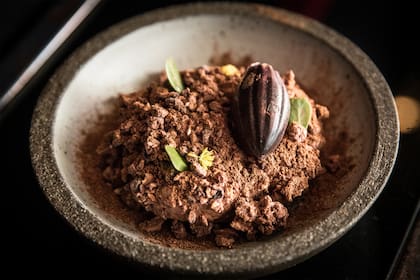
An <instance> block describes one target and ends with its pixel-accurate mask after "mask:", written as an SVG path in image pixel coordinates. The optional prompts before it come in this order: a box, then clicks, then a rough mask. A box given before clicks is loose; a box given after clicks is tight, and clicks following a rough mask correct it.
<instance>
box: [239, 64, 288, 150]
mask: <svg viewBox="0 0 420 280" xmlns="http://www.w3.org/2000/svg"><path fill="white" fill-rule="evenodd" d="M289 114H290V101H289V96H288V94H287V90H286V87H285V85H284V82H283V80H282V78H281V77H280V75H279V73H278V72H277V71H276V70H274V69H273V67H272V66H271V65H269V64H267V63H259V62H255V63H253V64H251V65H250V66H249V67H248V69H247V71H246V73H245V75H244V77H243V79H242V81H241V83H240V84H239V87H238V90H237V92H236V95H235V96H234V98H233V101H232V121H233V123H232V128H233V132H234V136H235V138H236V140H237V143H238V144H239V146H240V147H241V148H242V149H243V150H244V151H245V152H246V153H247V154H250V155H253V156H256V157H260V156H261V155H264V154H267V153H269V152H272V151H273V150H274V149H275V148H276V147H277V146H278V144H279V143H280V141H281V139H282V138H283V135H284V132H285V131H286V128H287V125H288V121H289Z"/></svg>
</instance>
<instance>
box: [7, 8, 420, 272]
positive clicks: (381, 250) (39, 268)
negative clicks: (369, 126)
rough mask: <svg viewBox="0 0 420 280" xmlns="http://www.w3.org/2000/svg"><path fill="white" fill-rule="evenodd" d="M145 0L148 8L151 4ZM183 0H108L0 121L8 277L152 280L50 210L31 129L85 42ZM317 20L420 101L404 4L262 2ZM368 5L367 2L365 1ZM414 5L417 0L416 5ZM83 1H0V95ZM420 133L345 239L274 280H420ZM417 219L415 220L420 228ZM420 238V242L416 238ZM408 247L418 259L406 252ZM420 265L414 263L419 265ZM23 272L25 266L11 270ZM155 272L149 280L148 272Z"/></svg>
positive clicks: (413, 28) (413, 16)
mask: <svg viewBox="0 0 420 280" xmlns="http://www.w3.org/2000/svg"><path fill="white" fill-rule="evenodd" d="M143 2H144V3H143ZM182 2H185V1H172V2H169V1H153V2H152V1H105V2H104V3H103V4H101V6H100V8H99V9H98V10H97V11H96V13H95V14H94V15H93V17H92V18H91V20H90V21H89V22H88V24H86V25H84V26H82V29H81V30H80V31H79V32H78V33H77V34H76V36H73V37H72V40H71V41H70V42H68V44H66V45H65V47H64V48H62V49H61V51H60V53H59V55H57V56H56V57H55V59H54V60H52V61H50V64H49V65H48V67H47V68H45V69H43V71H42V73H40V75H38V76H37V77H36V79H35V80H34V81H33V82H32V84H31V87H30V88H28V89H27V90H26V91H25V95H24V96H23V97H22V98H21V100H20V102H19V103H16V104H15V106H14V107H13V108H12V109H11V110H10V112H9V113H8V114H7V115H6V114H4V113H3V115H2V116H0V117H2V119H3V120H2V122H1V123H0V149H1V150H0V155H1V163H0V175H1V181H0V182H1V183H0V187H1V189H2V192H1V197H0V201H1V203H0V213H1V222H2V226H1V228H0V232H1V244H2V245H1V246H2V247H1V250H0V254H1V255H2V262H0V268H1V269H0V273H2V274H3V273H6V275H7V274H8V273H9V272H10V273H12V275H24V274H26V273H29V275H30V277H34V276H43V275H51V276H53V275H57V274H56V273H59V274H58V275H57V276H58V277H60V275H63V274H64V275H66V276H73V275H74V276H76V275H79V273H81V272H87V273H89V274H92V275H96V276H98V277H99V276H111V277H114V276H123V277H125V276H131V275H136V277H137V278H142V277H145V278H146V277H147V276H144V274H143V273H142V272H139V271H138V270H137V269H136V268H135V266H132V265H128V264H126V263H124V262H122V261H121V260H119V259H117V258H115V257H114V256H112V255H110V254H109V253H108V252H105V251H103V250H102V249H100V248H97V247H96V246H95V245H94V244H92V243H91V242H90V241H87V240H86V239H85V238H84V237H82V236H80V235H79V234H78V233H76V232H75V231H74V230H73V229H72V228H71V227H70V226H69V225H68V224H67V223H66V221H64V220H63V219H62V218H61V217H60V216H59V215H58V214H57V213H56V212H55V211H54V209H53V208H52V206H50V204H49V203H48V201H47V200H46V198H45V197H44V195H43V193H42V192H41V190H40V188H39V187H38V183H37V181H36V178H35V176H34V173H33V171H32V167H31V162H30V156H29V147H28V133H29V127H30V120H31V114H32V110H33V108H34V106H35V102H36V99H37V97H38V95H39V93H40V91H41V90H42V88H43V86H44V85H45V83H46V82H47V80H48V77H49V76H50V75H51V74H52V72H53V71H54V69H55V68H56V67H57V66H58V65H59V64H60V63H61V62H62V61H63V59H64V58H66V57H67V56H68V55H69V54H70V53H71V52H72V51H74V49H75V48H76V47H77V46H80V45H81V44H82V43H83V42H85V41H86V40H87V39H89V38H90V37H92V36H94V35H95V34H96V33H98V32H99V31H101V30H103V29H105V28H106V27H108V26H110V25H112V24H114V23H116V22H119V21H120V20H123V19H125V18H127V17H130V16H133V15H136V14H139V13H143V12H145V11H147V10H151V9H154V8H157V7H162V6H165V5H168V4H174V3H182ZM255 2H260V3H266V4H270V5H273V6H277V7H282V8H286V9H289V10H292V11H295V12H299V13H302V14H305V15H307V16H310V17H313V18H315V19H318V20H319V21H321V22H323V23H325V24H326V25H328V26H330V27H332V28H333V29H335V30H336V31H338V32H340V33H341V34H343V35H345V36H347V37H348V38H349V39H351V40H352V41H353V42H354V43H356V44H357V45H358V46H359V47H360V48H361V49H362V50H364V51H365V52H366V53H367V54H368V55H369V56H370V57H371V59H372V60H373V61H374V62H375V63H376V65H377V66H378V68H379V69H380V70H381V71H382V73H383V75H384V76H385V78H386V80H387V81H388V83H389V85H390V87H391V89H392V91H393V93H394V95H399V94H404V95H410V96H412V97H415V98H417V99H419V98H420V75H419V63H420V55H419V50H420V44H419V40H418V36H419V35H420V32H419V30H418V26H419V24H418V22H417V21H418V13H417V12H416V9H414V6H411V5H414V4H407V3H404V1H398V3H397V2H395V3H383V2H385V1H377V2H376V1H333V0H307V1H304V0H300V1H292V0H290V1H280V0H279V1H255ZM365 2H368V3H365ZM411 2H414V1H411ZM80 3H82V1H76V0H68V1H54V0H50V1H49V0H38V1H2V2H1V3H0V7H1V9H0V73H1V75H0V95H2V94H3V93H4V92H5V91H6V89H7V88H8V87H9V86H10V85H11V83H12V82H13V81H14V79H15V78H16V77H17V76H18V74H19V73H20V72H21V71H22V70H23V69H24V67H25V66H26V65H27V64H28V63H29V62H30V61H31V60H32V59H33V58H34V57H35V56H36V54H37V53H38V52H39V51H40V50H41V49H42V47H43V46H45V44H46V43H47V42H48V41H49V39H51V38H52V36H53V35H54V34H55V33H56V32H57V31H58V30H59V28H60V27H61V26H62V24H63V23H64V22H65V21H66V20H67V19H68V18H69V17H70V15H71V14H72V13H73V12H74V11H75V10H76V9H77V8H78V6H79V5H80ZM419 140H420V133H419V132H418V131H417V132H416V131H415V132H413V133H411V134H402V135H401V141H400V152H399V156H398V159H397V163H396V166H395V169H394V172H393V174H392V176H391V178H390V180H389V183H388V184H387V186H386V187H385V189H384V192H383V193H382V194H381V196H380V197H379V199H378V200H377V201H376V202H375V204H374V205H373V207H372V208H371V209H370V210H369V211H368V213H367V214H366V215H365V216H364V217H363V218H362V220H360V221H359V222H358V223H357V224H356V226H355V227H354V228H353V229H352V230H351V231H350V232H348V233H347V234H346V235H345V236H344V237H343V238H341V239H340V240H338V241H337V242H336V243H335V244H333V245H332V246H331V247H329V248H328V249H326V250H325V251H323V252H321V253H320V254H318V255H316V256H315V257H313V258H311V259H309V260H307V261H306V262H304V263H302V264H299V265H297V266H295V267H292V268H290V269H287V270H285V271H282V272H279V273H277V274H274V275H271V276H268V277H267V279H283V278H286V279H324V278H326V279H384V278H385V277H386V275H387V274H388V273H389V271H391V272H394V271H396V269H401V267H402V268H403V269H405V270H406V271H408V272H409V274H408V275H411V276H412V279H420V272H419V267H420V263H419V258H418V256H417V255H418V254H419V251H418V248H419V247H418V244H417V247H415V246H416V244H415V242H414V243H408V244H407V246H403V250H402V253H403V254H402V255H401V256H402V257H403V260H404V261H403V262H400V261H397V262H396V263H397V264H398V265H397V266H396V267H395V269H394V268H393V266H392V264H393V262H394V260H396V259H398V254H397V253H398V250H399V248H400V246H401V244H402V240H403V237H404V234H405V232H406V230H407V227H408V225H409V222H410V219H411V217H412V215H413V212H414V209H415V206H416V204H417V202H418V199H419V197H420V187H419V184H418V181H419V179H420V176H419V173H420V172H419V171H420V170H419V167H418V166H419V163H418V159H419V156H420V148H419V145H420V141H419ZM418 224H419V222H417V228H418V227H419V226H418ZM413 237H414V241H415V240H418V239H419V238H420V237H419V236H418V235H415V236H412V238H413ZM417 243H418V242H417ZM407 248H408V249H410V250H411V251H413V248H414V251H415V253H414V255H413V254H412V255H407V254H406V250H407ZM411 263H414V265H411V266H410V264H411ZM13 267H17V269H15V268H13ZM149 276H150V275H149Z"/></svg>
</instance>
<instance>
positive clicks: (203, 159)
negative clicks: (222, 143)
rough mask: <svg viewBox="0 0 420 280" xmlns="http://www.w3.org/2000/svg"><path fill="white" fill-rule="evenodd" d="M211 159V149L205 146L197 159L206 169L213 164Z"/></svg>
mask: <svg viewBox="0 0 420 280" xmlns="http://www.w3.org/2000/svg"><path fill="white" fill-rule="evenodd" d="M213 160H214V155H213V151H209V149H207V148H204V150H203V151H202V152H201V154H200V157H199V158H198V161H199V162H200V164H201V166H202V167H204V169H206V170H207V169H208V168H209V167H210V166H212V165H213Z"/></svg>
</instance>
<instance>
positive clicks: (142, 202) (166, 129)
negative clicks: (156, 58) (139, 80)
mask: <svg viewBox="0 0 420 280" xmlns="http://www.w3.org/2000/svg"><path fill="white" fill-rule="evenodd" d="M230 70H232V71H233V70H234V68H232V69H230ZM230 70H229V71H228V72H226V69H223V67H209V66H203V67H199V68H197V69H193V70H188V71H183V72H182V73H181V76H182V80H183V83H184V85H185V89H183V90H182V91H181V92H180V93H178V92H176V91H172V90H171V87H170V86H168V81H167V79H166V76H165V75H162V77H161V79H160V82H157V83H152V84H151V85H150V86H149V87H147V88H146V89H144V90H141V91H139V92H135V93H132V94H124V95H120V120H121V121H120V125H119V127H118V128H117V129H115V130H113V131H111V132H109V133H108V134H106V136H105V137H104V139H103V141H102V143H101V144H100V145H99V147H98V149H97V152H98V153H99V154H100V156H101V163H100V166H101V170H102V176H103V178H104V179H105V181H106V182H108V183H109V184H110V185H112V187H113V188H114V189H115V193H117V194H118V195H119V196H120V198H121V200H122V201H123V202H124V203H125V204H126V205H127V206H128V207H129V208H134V209H141V208H143V209H145V210H146V211H148V212H150V213H152V214H153V216H154V217H152V218H151V219H149V220H147V221H145V222H143V223H141V225H140V228H141V229H142V230H144V231H149V232H153V231H159V230H161V228H162V226H163V225H164V224H165V223H167V224H168V225H169V227H170V229H171V231H172V232H173V234H174V236H175V237H176V238H179V239H183V238H186V237H187V236H188V235H191V234H192V235H195V236H197V237H202V236H213V237H214V240H215V242H216V244H217V245H218V246H222V247H232V246H233V244H234V242H235V241H236V240H238V239H239V238H244V237H246V238H247V239H249V240H253V239H255V238H257V237H258V235H260V234H264V235H270V234H272V233H273V232H275V231H277V230H279V229H281V228H282V227H284V226H285V224H286V221H287V217H288V215H289V214H288V210H287V207H288V205H289V204H290V203H291V202H292V201H293V200H294V199H295V198H296V197H299V196H301V195H302V192H303V191H304V190H305V189H307V188H308V187H309V181H310V180H311V179H314V178H315V177H316V176H318V175H319V174H321V173H323V172H324V168H323V167H322V166H321V162H320V158H319V157H320V151H319V149H320V147H321V145H322V144H323V143H324V141H325V140H324V137H323V136H322V134H321V133H322V123H321V122H320V120H321V119H323V118H327V117H328V109H327V108H326V107H323V106H321V105H318V104H315V102H314V101H313V100H312V99H310V98H309V97H308V96H307V95H306V94H305V92H303V90H301V89H300V88H299V86H298V85H297V84H296V82H295V80H294V74H293V72H288V73H287V74H286V75H285V76H284V77H283V78H284V81H285V85H286V87H287V90H288V93H289V96H290V97H306V98H308V99H309V101H310V102H311V105H312V108H313V112H312V119H311V121H310V124H309V127H308V131H307V132H306V131H304V132H303V131H301V130H300V128H298V127H293V126H291V125H289V128H288V129H287V131H286V134H285V136H284V138H283V139H282V140H281V143H280V145H279V146H278V147H277V148H276V150H275V151H274V152H272V153H270V154H267V155H265V156H263V157H261V158H259V159H255V158H253V157H249V156H247V155H246V154H245V153H243V151H241V150H240V149H239V148H238V146H237V145H236V143H235V141H234V138H233V137H232V135H231V131H230V126H229V124H230V104H231V97H232V96H233V94H234V93H235V91H236V89H237V86H238V84H239V83H240V81H241V78H242V75H243V73H244V71H245V69H244V68H243V67H241V68H239V69H237V73H232V71H230ZM166 145H169V146H171V147H174V148H176V150H177V152H178V153H179V155H180V156H181V157H183V159H185V162H186V164H187V165H188V167H189V168H188V170H186V171H182V172H179V171H177V170H176V169H174V167H173V166H172V164H171V161H170V159H169V157H168V154H167V153H166V152H165V146H166ZM206 148H207V149H208V151H211V155H212V156H214V159H212V160H213V161H212V164H211V165H208V166H205V167H203V165H202V163H200V160H199V157H198V155H200V154H201V153H202V152H203V150H205V149H206Z"/></svg>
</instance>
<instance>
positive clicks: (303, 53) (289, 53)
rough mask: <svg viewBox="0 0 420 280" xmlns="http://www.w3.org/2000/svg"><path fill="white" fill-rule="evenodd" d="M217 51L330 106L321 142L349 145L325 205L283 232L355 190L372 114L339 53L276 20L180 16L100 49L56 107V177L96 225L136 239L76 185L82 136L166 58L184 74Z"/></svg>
mask: <svg viewBox="0 0 420 280" xmlns="http://www.w3.org/2000/svg"><path fill="white" fill-rule="evenodd" d="M222 53H229V54H231V57H232V59H233V60H239V59H240V58H241V57H244V56H247V55H249V56H251V57H252V58H253V60H255V61H261V62H268V63H270V64H272V65H273V66H274V67H275V68H276V69H277V70H278V71H279V72H280V73H282V72H284V71H286V70H288V69H293V71H294V72H295V74H296V77H297V80H298V81H299V82H300V83H301V85H302V86H303V87H304V88H305V89H306V90H307V92H308V93H309V95H311V96H313V97H314V98H315V99H316V101H317V102H318V103H320V104H324V105H326V106H328V107H329V108H330V112H331V117H330V119H329V121H328V124H327V125H326V133H327V135H329V136H328V137H331V138H332V139H334V138H337V139H338V136H339V134H340V133H341V132H343V131H345V132H347V133H348V135H349V137H350V138H351V139H352V141H351V143H350V146H349V147H348V149H347V153H348V155H349V156H351V157H352V158H353V161H354V162H355V163H357V165H355V167H354V168H353V169H352V170H351V171H350V172H348V173H347V174H346V175H345V176H344V177H343V178H341V179H340V180H339V181H337V184H336V186H335V188H334V189H331V194H330V195H331V197H333V199H329V200H328V201H329V202H328V203H326V204H325V203H324V205H322V206H320V207H318V209H316V208H314V213H313V215H312V216H311V219H308V218H307V217H304V216H303V214H302V215H301V216H299V211H297V212H296V213H297V214H296V216H295V217H293V219H292V220H291V222H292V225H293V224H295V225H296V227H290V228H291V231H290V232H289V233H288V234H293V232H296V231H298V230H300V229H301V228H302V227H308V226H310V225H311V224H313V223H316V222H317V221H319V220H320V219H322V218H323V217H325V215H327V214H328V213H329V212H331V211H333V210H334V208H335V207H337V206H339V205H340V204H341V203H342V202H343V201H344V200H345V198H346V197H347V196H348V195H349V194H350V193H351V192H352V191H353V190H354V189H355V188H356V187H357V186H358V184H359V182H360V181H361V178H362V177H363V175H364V173H365V172H366V170H367V168H368V164H369V161H370V158H371V156H372V150H373V146H374V143H375V131H376V127H375V115H374V111H373V109H372V107H373V105H372V101H371V100H370V98H369V93H368V91H367V88H366V86H365V83H364V81H363V80H362V78H361V77H360V74H359V73H358V72H357V71H356V70H355V68H354V67H353V66H352V65H351V64H350V63H349V62H348V61H347V60H346V59H345V58H344V57H343V56H342V55H340V54H339V53H338V52H337V51H336V50H334V49H333V48H331V47H330V46H328V45H327V44H326V43H325V42H323V41H321V40H319V39H317V38H316V37H314V36H312V35H310V34H308V33H306V32H303V31H301V30H298V29H296V28H293V27H289V26H287V25H284V24H282V23H279V22H275V21H271V20H264V19H261V18H250V17H248V16H241V15H228V14H220V15H215V14H202V15H194V16H187V17H183V18H175V19H170V20H166V21H161V22H157V23H154V24H151V25H147V26H145V27H142V28H140V29H138V30H135V31H133V32H130V33H128V34H126V35H125V36H123V37H121V38H120V39H118V40H116V41H115V42H113V43H111V44H110V45H108V46H106V47H105V48H104V49H102V50H101V51H100V52H98V53H97V54H95V55H94V56H93V57H92V58H91V59H89V60H88V61H87V62H86V63H85V64H84V65H82V66H81V67H80V69H79V70H78V71H77V73H76V75H75V76H74V78H73V79H72V80H71V81H70V83H69V84H68V85H67V87H66V88H65V91H64V92H63V93H62V97H61V100H60V102H59V104H58V106H57V107H56V112H55V121H54V126H53V133H52V135H53V151H54V155H55V159H56V163H57V165H58V169H59V172H60V174H61V176H62V178H63V179H64V182H65V185H66V186H67V187H68V188H69V189H70V190H71V192H72V193H73V195H74V196H75V197H76V199H77V200H78V201H79V202H80V203H81V204H82V205H84V206H85V208H86V209H88V211H90V212H92V214H94V215H95V216H96V217H97V218H99V219H100V220H101V221H102V222H103V223H105V224H107V225H108V226H110V227H112V228H114V229H116V230H118V231H121V232H123V233H125V234H127V235H129V236H131V237H132V238H134V239H138V238H141V235H139V233H138V231H137V229H136V228H135V227H134V226H133V225H132V224H129V223H125V222H123V221H121V220H119V219H117V218H115V217H114V216H112V215H110V214H109V213H107V212H106V211H104V210H103V209H102V208H101V207H100V206H99V205H98V204H97V203H96V202H95V198H93V197H92V196H91V194H90V193H89V192H88V191H86V190H87V188H88V187H89V186H86V184H85V183H84V181H83V180H82V179H81V176H80V170H79V168H80V167H79V165H78V159H77V151H78V146H79V145H80V139H82V138H83V131H86V130H89V129H90V128H91V127H92V123H94V122H92V120H96V119H98V117H99V115H100V114H102V113H105V112H107V111H109V110H110V108H111V107H110V106H109V102H108V101H109V99H110V98H112V97H115V96H117V95H118V93H128V92H132V91H135V90H137V89H139V88H141V87H144V86H146V85H147V84H148V83H149V81H150V77H151V75H153V74H156V73H159V72H160V71H162V69H163V68H164V63H165V60H166V58H168V57H173V58H174V59H175V61H176V62H177V64H178V68H179V69H184V68H191V67H196V66H200V65H203V64H209V60H210V59H211V58H214V57H215V56H217V55H220V54H222ZM314 207H315V206H314ZM283 236H285V235H277V236H276V237H274V238H276V239H282V238H283Z"/></svg>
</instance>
